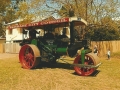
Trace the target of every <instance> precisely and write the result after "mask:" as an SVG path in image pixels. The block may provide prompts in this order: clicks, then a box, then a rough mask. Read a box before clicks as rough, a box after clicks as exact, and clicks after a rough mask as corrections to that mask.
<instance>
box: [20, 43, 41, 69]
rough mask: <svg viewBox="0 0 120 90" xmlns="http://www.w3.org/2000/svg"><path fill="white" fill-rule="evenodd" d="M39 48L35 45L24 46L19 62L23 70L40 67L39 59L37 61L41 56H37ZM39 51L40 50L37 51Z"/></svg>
mask: <svg viewBox="0 0 120 90" xmlns="http://www.w3.org/2000/svg"><path fill="white" fill-rule="evenodd" d="M36 50H37V47H35V45H24V46H22V48H21V50H20V52H19V60H20V63H21V65H22V67H23V68H26V69H31V68H34V67H35V66H37V65H38V63H39V61H40V60H39V59H37V57H38V56H40V55H39V52H38V54H37V55H36V53H37V52H36ZM37 51H38V50H37Z"/></svg>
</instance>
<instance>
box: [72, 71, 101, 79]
mask: <svg viewBox="0 0 120 90" xmlns="http://www.w3.org/2000/svg"><path fill="white" fill-rule="evenodd" d="M99 72H100V71H99V70H95V71H94V72H93V73H92V74H91V75H89V76H86V77H96V76H97V75H98V73H99ZM72 74H73V75H76V76H79V75H78V74H77V73H76V72H74V73H72Z"/></svg>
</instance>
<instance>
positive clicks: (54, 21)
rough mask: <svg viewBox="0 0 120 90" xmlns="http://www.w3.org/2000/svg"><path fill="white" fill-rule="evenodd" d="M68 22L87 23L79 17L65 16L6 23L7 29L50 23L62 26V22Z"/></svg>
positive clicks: (40, 25)
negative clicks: (15, 23)
mask: <svg viewBox="0 0 120 90" xmlns="http://www.w3.org/2000/svg"><path fill="white" fill-rule="evenodd" d="M69 22H75V25H87V22H86V21H85V20H84V19H82V18H80V17H66V18H61V19H55V20H43V21H39V22H31V23H28V24H17V25H8V26H7V28H8V29H13V28H27V27H42V26H45V25H51V24H56V25H58V24H59V25H60V24H61V26H62V24H63V23H67V24H66V25H68V24H69Z"/></svg>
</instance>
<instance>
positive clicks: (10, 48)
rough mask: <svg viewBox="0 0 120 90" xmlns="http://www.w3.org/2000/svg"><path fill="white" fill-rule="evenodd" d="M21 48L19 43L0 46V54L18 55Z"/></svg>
mask: <svg viewBox="0 0 120 90" xmlns="http://www.w3.org/2000/svg"><path fill="white" fill-rule="evenodd" d="M20 48H21V46H20V45H19V43H3V44H0V53H19V50H20Z"/></svg>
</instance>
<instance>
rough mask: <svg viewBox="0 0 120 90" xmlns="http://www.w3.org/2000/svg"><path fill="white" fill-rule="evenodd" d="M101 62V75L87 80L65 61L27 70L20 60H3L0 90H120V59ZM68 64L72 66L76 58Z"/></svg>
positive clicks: (16, 58) (1, 60)
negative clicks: (22, 66)
mask: <svg viewBox="0 0 120 90" xmlns="http://www.w3.org/2000/svg"><path fill="white" fill-rule="evenodd" d="M100 60H101V62H102V64H101V66H100V67H99V68H98V69H97V71H98V72H99V73H98V74H97V75H95V76H87V77H84V76H78V75H76V74H75V72H74V70H73V67H70V65H69V64H66V63H65V62H63V61H59V63H58V64H56V65H49V66H48V65H44V67H43V68H42V69H41V68H40V67H39V68H37V69H34V70H27V69H23V68H21V64H20V63H19V60H18V57H14V58H9V59H0V90H120V83H119V82H120V59H119V58H118V57H112V58H111V60H110V61H108V60H107V59H106V58H105V57H102V58H100ZM66 61H67V62H69V63H72V62H73V59H69V60H66Z"/></svg>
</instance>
